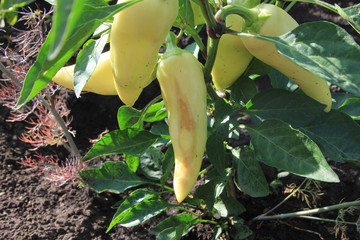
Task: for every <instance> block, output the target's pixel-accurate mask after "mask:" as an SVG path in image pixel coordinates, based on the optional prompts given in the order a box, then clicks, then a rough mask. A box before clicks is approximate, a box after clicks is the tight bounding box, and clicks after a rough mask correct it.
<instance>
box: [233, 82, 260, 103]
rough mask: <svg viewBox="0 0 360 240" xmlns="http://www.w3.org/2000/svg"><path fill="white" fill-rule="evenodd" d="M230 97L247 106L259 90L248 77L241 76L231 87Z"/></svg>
mask: <svg viewBox="0 0 360 240" xmlns="http://www.w3.org/2000/svg"><path fill="white" fill-rule="evenodd" d="M230 90H231V94H230V97H231V99H232V101H234V102H236V103H240V104H241V105H245V103H246V102H247V101H249V100H250V99H251V98H252V97H253V96H255V95H256V93H257V89H256V85H255V82H254V81H253V80H252V79H250V78H249V77H247V76H241V77H240V78H239V79H238V80H237V81H236V82H235V83H234V84H233V85H232V86H231V87H230Z"/></svg>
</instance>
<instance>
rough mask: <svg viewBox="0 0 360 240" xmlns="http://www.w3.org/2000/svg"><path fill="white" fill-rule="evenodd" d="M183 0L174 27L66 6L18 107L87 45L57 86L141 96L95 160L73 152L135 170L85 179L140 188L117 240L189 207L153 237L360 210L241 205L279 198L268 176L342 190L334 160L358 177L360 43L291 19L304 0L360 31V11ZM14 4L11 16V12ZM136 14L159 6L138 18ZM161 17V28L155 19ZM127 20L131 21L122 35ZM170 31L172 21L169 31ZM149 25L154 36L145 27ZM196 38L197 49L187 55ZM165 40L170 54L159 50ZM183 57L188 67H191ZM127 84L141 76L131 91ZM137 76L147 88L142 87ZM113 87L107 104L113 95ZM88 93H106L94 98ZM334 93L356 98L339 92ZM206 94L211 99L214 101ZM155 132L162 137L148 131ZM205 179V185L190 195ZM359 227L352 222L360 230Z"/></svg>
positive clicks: (121, 8) (233, 230) (242, 232)
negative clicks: (250, 210)
mask: <svg viewBox="0 0 360 240" xmlns="http://www.w3.org/2000/svg"><path fill="white" fill-rule="evenodd" d="M173 1H178V5H177V6H175V7H176V8H177V17H176V20H175V21H174V19H175V16H171V15H170V14H168V13H167V12H166V7H169V8H170V7H171V8H172V10H173V8H174V4H173V3H174V2H171V1H170V0H132V1H128V2H125V1H118V4H115V5H109V4H108V3H107V2H106V1H104V0H91V1H90V0H81V1H80V0H78V1H77V0H69V1H58V2H56V6H55V12H54V15H53V27H52V29H51V31H50V32H49V35H48V37H47V39H46V41H45V43H44V44H43V46H42V48H41V50H40V52H39V55H38V58H37V60H36V62H35V64H34V65H33V66H32V68H31V69H30V70H29V72H28V74H27V76H26V79H25V81H24V84H23V88H22V92H21V96H20V98H19V100H18V103H17V106H16V108H20V107H22V106H24V105H25V104H26V103H27V102H28V101H29V100H31V99H32V98H33V97H35V96H36V95H37V94H38V93H39V92H40V91H41V90H42V89H43V88H44V87H45V86H46V85H47V84H48V83H49V82H50V81H51V80H52V79H53V78H54V76H55V75H56V73H57V72H58V71H59V70H60V69H61V67H63V66H64V64H65V63H66V62H67V61H68V60H69V59H70V57H71V56H73V55H74V54H75V52H76V51H77V50H78V49H80V48H81V47H82V49H81V51H80V53H79V54H78V56H77V61H76V65H75V66H74V67H73V68H72V70H71V72H70V73H69V74H70V75H69V76H70V78H72V77H73V76H74V77H73V78H74V79H73V86H71V84H70V87H69V85H66V84H68V83H66V84H65V83H62V82H61V79H62V78H61V77H59V75H56V78H54V80H55V79H56V82H57V83H59V84H63V85H66V86H67V87H69V88H73V89H74V90H75V93H76V94H77V96H79V95H80V94H81V91H82V90H83V89H85V90H89V91H91V89H96V91H97V93H99V94H118V95H119V97H120V99H129V98H130V99H131V100H129V103H128V106H127V105H124V106H122V107H120V108H119V110H118V116H117V120H118V124H119V129H117V130H115V131H112V132H109V133H108V134H106V135H104V136H103V137H102V138H101V139H100V140H99V141H98V142H97V143H95V144H94V145H93V147H92V148H91V149H90V150H89V151H88V152H87V153H86V154H85V155H84V156H80V153H79V151H78V150H77V148H76V145H74V144H70V145H71V148H72V151H73V153H74V154H75V155H76V156H78V157H80V158H81V159H82V160H83V161H86V162H89V163H91V162H92V161H94V160H95V159H98V158H100V157H104V156H110V155H115V154H116V155H118V154H122V155H123V156H124V161H106V162H104V163H103V164H102V165H101V166H94V167H92V168H89V169H85V170H82V171H80V172H79V177H80V179H81V181H82V182H83V183H85V184H86V185H87V186H89V187H90V188H91V189H93V190H94V191H96V192H97V193H102V192H108V191H110V192H113V193H114V194H121V193H123V192H124V191H125V190H128V189H132V190H133V191H132V192H131V193H130V194H129V195H128V196H125V198H124V200H123V201H121V202H119V203H118V204H116V207H117V210H116V212H115V213H114V217H113V219H112V221H111V223H110V225H109V227H108V231H111V229H112V228H113V227H114V226H115V225H116V224H119V225H121V226H124V227H132V226H135V225H138V224H141V223H143V222H144V221H147V220H149V219H150V218H152V217H154V216H156V215H158V214H160V213H161V212H163V211H166V210H167V209H169V208H177V209H179V210H180V213H179V214H177V215H173V216H170V217H168V218H167V219H165V220H163V221H161V222H160V223H158V224H157V225H156V226H155V227H154V228H153V229H151V231H150V233H151V234H154V235H156V236H157V238H158V239H180V238H181V237H182V236H184V235H186V234H187V233H188V232H189V230H190V229H191V228H192V227H194V226H195V225H196V224H198V223H207V224H211V225H212V226H214V230H215V231H214V238H217V237H221V236H224V237H228V238H229V237H230V238H233V239H244V238H246V237H248V236H249V235H251V231H250V229H249V227H248V224H249V223H251V222H253V221H262V220H269V219H283V218H287V217H300V216H307V215H312V214H315V213H321V212H325V211H329V210H335V209H341V208H346V207H352V206H355V205H359V204H360V202H359V201H357V200H356V199H354V201H352V202H345V203H341V204H337V205H332V206H329V207H327V208H318V209H312V210H308V211H301V212H294V213H288V214H282V215H275V216H267V215H268V214H269V213H271V212H272V210H271V211H269V212H267V213H265V214H263V215H260V216H254V218H253V219H243V217H242V216H243V215H242V214H243V213H244V212H245V211H246V209H245V207H244V206H243V205H242V203H241V200H239V198H237V196H238V195H239V194H243V195H248V196H250V197H253V198H260V197H265V196H267V195H269V194H270V192H271V191H274V189H273V188H271V187H270V183H269V182H268V179H266V177H265V174H264V172H263V170H262V165H267V166H269V167H274V168H276V169H279V170H280V171H283V172H288V173H289V174H294V175H298V176H301V177H303V178H304V179H312V180H317V181H323V182H330V183H334V184H335V183H337V182H339V181H341V179H339V177H338V176H337V174H336V173H335V172H334V171H333V170H332V168H331V167H330V165H329V163H331V162H333V161H335V162H340V163H342V162H352V163H353V164H354V167H358V166H359V162H360V127H359V125H358V123H357V122H356V120H359V119H360V113H359V109H360V108H359V106H360V98H359V96H360V82H359V81H360V71H359V68H358V66H359V64H360V46H359V45H358V44H357V43H356V42H355V40H354V39H353V38H352V36H351V35H349V34H348V33H347V32H346V31H345V30H344V29H343V28H341V27H340V26H337V25H335V24H333V23H330V22H327V21H321V22H307V23H304V24H300V25H298V24H297V23H296V21H295V20H294V19H293V18H292V17H291V16H290V15H289V14H288V13H287V11H288V10H289V9H290V8H291V7H292V6H294V5H295V4H296V2H309V3H312V4H316V5H320V6H322V7H324V8H327V9H329V10H331V11H333V12H335V13H337V14H338V15H339V16H341V17H342V18H343V19H345V20H346V21H347V22H348V23H349V24H350V25H351V26H352V27H353V28H354V29H355V30H356V31H357V32H358V33H360V15H359V13H360V4H358V5H354V6H351V7H347V8H341V7H340V6H338V5H336V4H335V5H331V4H329V3H326V2H323V1H320V0H284V1H259V0H232V1H230V0H228V1H226V0H223V1H216V0H173ZM9 2H11V1H4V3H2V6H4V5H5V6H8V9H10V6H11V4H10V5H9ZM26 2H29V1H26ZM168 3H171V4H168ZM7 4H8V5H7ZM137 4H138V6H141V5H140V4H144V6H148V7H146V8H145V7H144V8H135V7H136V5H137ZM166 4H168V6H167V5H166ZM160 5H161V7H163V8H164V9H165V10H164V9H162V11H163V10H164V13H161V14H159V15H157V14H156V11H152V10H153V9H152V8H151V7H150V6H160ZM64 9H68V10H69V11H70V14H69V11H64ZM134 9H136V11H135V13H132V14H130V13H131V12H134V11H131V10H134ZM154 9H155V8H154ZM175 10H176V9H175ZM9 11H10V10H9ZM125 16H126V17H125ZM138 16H142V18H139V17H138ZM145 16H147V17H148V18H146V17H145ZM158 17H159V18H160V17H161V18H162V20H161V21H156V20H157V19H158ZM113 19H116V20H115V21H113ZM141 19H148V20H141ZM151 19H153V20H154V24H155V25H153V24H152V22H151ZM118 21H129V22H121V27H119V26H120V25H119V26H118V25H116V24H117V22H118ZM132 21H139V22H132ZM141 21H144V22H141ZM148 21H149V22H148ZM166 21H168V22H166ZM159 22H161V23H164V24H163V25H162V26H158V27H159V28H157V25H156V24H160V23H159ZM144 24H146V26H151V28H145V27H144V28H139V26H142V25H144ZM129 26H133V27H129ZM170 27H172V30H171V31H170ZM113 29H116V32H115V30H113ZM148 29H156V32H154V33H152V32H151V31H153V30H151V31H150V32H148ZM159 29H160V30H159ZM158 30H159V32H157V31H158ZM154 31H155V30H154ZM164 33H165V34H164ZM166 33H167V34H168V36H167V37H166V38H165V37H164V36H165V35H166ZM174 33H176V35H175V34H174ZM109 34H110V36H111V37H109ZM185 36H187V37H191V39H193V43H192V44H189V45H187V46H185V47H184V49H182V50H180V49H179V48H178V46H179V45H180V44H179V43H180V40H181V39H182V38H183V37H185ZM159 37H160V38H161V39H163V40H162V42H163V46H164V48H161V51H160V52H159V50H160V49H159V48H160V45H161V42H160V44H158V38H159ZM109 39H110V49H111V51H110V60H107V61H106V62H107V64H108V65H107V67H106V68H105V69H107V70H106V71H110V70H109V69H111V68H112V73H110V74H109V72H107V73H106V74H105V75H102V74H101V73H100V74H99V73H98V72H97V76H98V78H95V77H92V78H90V76H91V75H92V73H93V72H96V71H97V67H98V66H100V65H101V64H99V65H98V62H99V59H100V56H101V53H102V52H103V49H104V46H105V45H106V43H107V42H108V41H109ZM154 39H157V40H156V41H155V40H154ZM161 39H160V40H161ZM117 40H119V42H117ZM152 40H154V41H152ZM151 41H152V42H151ZM118 43H120V44H118ZM142 43H143V44H144V45H142ZM134 46H135V47H134ZM136 46H137V47H136ZM139 46H146V47H141V48H140V47H139ZM112 47H113V48H112ZM127 47H129V48H128V49H131V50H132V51H127V50H128V49H127ZM122 48H124V49H122ZM150 48H151V49H150ZM139 49H140V50H141V52H137V51H138V50H139ZM164 49H165V51H164ZM174 49H178V52H176V51H175V53H174V52H173V53H172V55H171V56H175V57H174V58H173V59H172V58H171V57H170V53H169V52H170V51H174ZM189 53H191V54H190V56H191V57H190V56H189ZM182 54H184V55H186V56H188V57H187V58H181V56H182ZM139 56H140V58H139ZM122 57H125V58H122ZM170 58H171V59H170ZM148 59H149V60H148ZM154 59H155V60H154ZM156 59H159V61H158V63H157V64H156ZM196 59H198V60H196ZM170 60H171V61H173V62H171V61H170ZM100 62H101V63H103V61H100ZM139 62H140V63H141V64H139ZM170 62H171V64H170ZM199 62H201V63H202V64H203V67H202V68H199V64H200V63H199ZM153 63H154V64H155V65H156V66H153V65H152V64H153ZM109 64H110V65H109ZM119 64H120V65H121V66H120V65H119ZM167 64H169V65H167ZM168 66H170V67H168ZM145 68H146V70H145ZM119 69H121V71H120V70H119ZM174 69H176V70H174ZM199 69H202V74H200V76H199V74H198V73H199ZM126 70H128V71H129V72H124V71H126ZM176 71H177V73H176ZM200 72H201V71H200ZM155 74H156V75H157V78H159V82H160V86H161V90H162V95H161V96H157V97H155V98H154V99H153V100H152V101H150V102H149V103H148V104H147V106H146V107H145V108H143V109H135V108H133V107H132V105H133V103H134V101H136V99H137V98H138V96H139V94H140V92H141V91H142V90H143V88H144V87H145V86H146V85H147V84H149V83H150V82H151V81H153V80H154V79H155V78H156V77H155ZM121 75H127V77H128V76H130V77H129V78H128V79H125V80H124V78H125V77H124V76H123V78H121V77H119V76H121ZM135 76H136V77H135ZM198 76H199V77H198ZM112 77H113V78H114V80H113V82H112V80H111V78H112ZM264 77H268V79H269V81H270V82H271V85H272V88H271V89H268V90H264V91H259V90H258V89H257V86H256V84H255V82H256V80H257V79H258V78H264ZM68 78H69V77H68V76H67V77H66V79H67V81H68ZM89 78H90V79H89ZM105 78H106V79H105ZM138 78H139V79H140V78H141V79H142V80H141V82H136V81H137V80H138ZM185 78H186V79H185ZM104 79H105V80H104ZM88 80H89V82H87V81H88ZM155 81H156V80H155ZM195 81H201V83H200V82H197V83H195ZM103 82H106V84H107V85H106V86H107V89H105V90H107V91H106V93H105V92H102V91H101V89H103ZM109 82H110V84H109ZM87 83H88V84H90V83H91V84H94V85H92V88H90V87H88V88H87V87H86V86H87V85H86V84H87ZM132 84H134V85H132ZM167 84H168V85H167ZM193 84H194V85H193ZM329 85H334V86H338V87H340V88H341V89H342V90H344V91H343V92H338V93H330V91H329ZM108 88H112V89H110V90H111V91H109V89H108ZM205 89H206V93H207V94H202V93H203V90H204V93H205ZM184 91H185V92H184ZM132 94H133V95H132ZM205 95H206V96H205ZM120 99H119V101H120ZM164 100H165V102H164ZM126 103H127V102H126V101H125V104H126ZM203 103H205V104H203ZM205 105H207V107H206V109H205V107H204V106H205ZM200 115H201V116H200ZM205 115H206V116H205ZM198 116H200V117H198ZM198 119H204V121H202V120H198ZM205 119H206V121H205ZM145 123H150V125H151V127H150V128H145V127H144V126H145ZM200 128H201V129H205V130H204V131H200V130H199V129H200ZM64 131H65V132H66V131H67V130H66V128H64ZM204 132H205V134H204ZM244 133H247V134H249V135H250V142H249V143H248V142H246V143H245V144H244V145H241V144H235V145H234V144H232V142H234V140H239V139H241V138H242V137H243V136H244ZM66 136H67V137H68V138H71V135H70V134H67V135H66ZM179 136H180V137H179ZM202 142H203V144H202ZM69 143H73V141H72V140H71V139H69ZM202 154H203V155H202ZM201 163H202V167H201V169H199V168H200V165H201ZM174 165H175V173H174V172H173V167H174ZM177 169H181V171H180V170H177ZM200 175H201V176H205V177H204V178H205V182H204V183H202V184H200V186H198V187H197V188H196V189H194V190H193V191H191V189H192V187H193V186H194V181H195V180H196V179H197V178H198V176H200ZM179 179H181V181H180V180H179ZM172 180H173V181H174V187H175V189H173V186H172V184H171V183H172ZM177 183H179V185H176V184H177ZM149 185H152V186H155V189H156V190H154V188H153V187H152V188H151V189H150V188H148V187H149ZM174 191H175V194H176V197H177V200H178V202H181V203H174V202H168V201H165V200H164V198H163V196H165V195H169V194H174ZM298 191H300V190H299V189H298ZM179 196H180V197H179ZM109 207H110V206H109ZM312 219H315V220H322V219H320V218H318V219H317V218H315V217H313V218H312ZM359 219H360V218H359ZM333 221H335V220H333ZM359 221H360V220H359ZM359 221H358V222H357V223H349V224H353V225H357V226H359ZM358 228H359V227H358Z"/></svg>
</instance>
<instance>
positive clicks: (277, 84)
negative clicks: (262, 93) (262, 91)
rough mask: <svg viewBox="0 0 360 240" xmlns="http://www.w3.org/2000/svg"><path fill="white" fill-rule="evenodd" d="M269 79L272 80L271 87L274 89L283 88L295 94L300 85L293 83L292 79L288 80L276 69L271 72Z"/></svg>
mask: <svg viewBox="0 0 360 240" xmlns="http://www.w3.org/2000/svg"><path fill="white" fill-rule="evenodd" d="M269 77H270V80H271V86H272V87H273V88H282V89H285V90H288V91H290V92H293V91H295V90H296V89H298V88H299V87H298V85H297V84H296V83H294V81H292V80H291V79H290V78H288V77H287V76H285V75H284V74H282V73H281V72H280V71H278V70H276V69H275V68H272V69H271V71H270V72H269Z"/></svg>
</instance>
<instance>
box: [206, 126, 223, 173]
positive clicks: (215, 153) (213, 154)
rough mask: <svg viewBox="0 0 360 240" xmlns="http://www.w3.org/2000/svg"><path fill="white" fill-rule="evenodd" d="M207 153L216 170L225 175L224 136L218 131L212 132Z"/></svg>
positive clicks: (207, 144) (207, 145)
mask: <svg viewBox="0 0 360 240" xmlns="http://www.w3.org/2000/svg"><path fill="white" fill-rule="evenodd" d="M206 154H207V156H208V159H209V161H210V162H211V164H212V165H214V168H215V169H216V171H217V172H218V173H219V174H221V175H224V173H225V146H224V140H223V137H222V136H219V134H218V132H217V131H215V132H214V133H212V134H211V135H210V136H209V137H208V140H207V143H206Z"/></svg>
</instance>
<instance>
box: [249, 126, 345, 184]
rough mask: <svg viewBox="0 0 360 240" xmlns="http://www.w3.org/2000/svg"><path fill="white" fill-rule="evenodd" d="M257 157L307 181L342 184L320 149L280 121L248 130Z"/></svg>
mask: <svg viewBox="0 0 360 240" xmlns="http://www.w3.org/2000/svg"><path fill="white" fill-rule="evenodd" d="M246 128H247V129H248V131H249V133H250V136H251V143H252V145H253V147H254V150H255V154H256V157H259V159H260V160H261V161H262V162H264V163H265V164H267V165H269V166H273V167H276V168H279V169H283V170H286V171H289V172H291V173H294V174H296V175H300V176H303V177H307V178H312V179H316V180H320V181H325V182H339V178H338V176H337V175H336V173H335V172H334V171H333V170H332V169H331V168H330V166H329V165H328V163H327V161H326V159H325V158H324V156H323V155H322V153H321V151H320V149H319V147H318V146H317V145H316V144H315V143H314V142H313V141H312V140H311V139H310V138H309V137H307V136H306V135H304V134H303V133H301V132H300V131H298V130H296V129H293V128H291V127H290V126H289V125H288V124H286V123H284V122H283V121H280V120H277V119H269V120H265V121H264V122H262V123H261V125H259V126H247V127H246Z"/></svg>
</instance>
